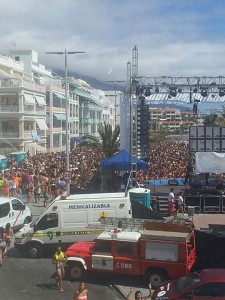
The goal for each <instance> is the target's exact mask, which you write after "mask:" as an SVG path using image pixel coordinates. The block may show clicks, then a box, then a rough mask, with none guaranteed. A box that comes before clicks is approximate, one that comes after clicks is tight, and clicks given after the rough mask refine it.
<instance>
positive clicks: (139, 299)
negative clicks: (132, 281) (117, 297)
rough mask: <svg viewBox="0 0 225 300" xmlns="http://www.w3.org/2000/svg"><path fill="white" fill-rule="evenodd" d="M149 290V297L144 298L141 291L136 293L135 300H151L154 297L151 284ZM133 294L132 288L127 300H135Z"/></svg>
mask: <svg viewBox="0 0 225 300" xmlns="http://www.w3.org/2000/svg"><path fill="white" fill-rule="evenodd" d="M148 289H149V295H147V296H142V293H141V291H136V292H135V294H134V299H135V300H145V299H151V296H152V286H151V283H149V285H148ZM132 292H133V288H130V292H129V293H128V295H127V298H126V299H127V300H133V298H131V294H132Z"/></svg>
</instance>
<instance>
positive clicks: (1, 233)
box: [0, 227, 6, 267]
mask: <svg viewBox="0 0 225 300" xmlns="http://www.w3.org/2000/svg"><path fill="white" fill-rule="evenodd" d="M5 247H6V241H5V230H4V228H3V227H0V267H1V266H2V263H3V255H4V251H5Z"/></svg>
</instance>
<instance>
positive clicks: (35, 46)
mask: <svg viewBox="0 0 225 300" xmlns="http://www.w3.org/2000/svg"><path fill="white" fill-rule="evenodd" d="M0 8H1V27H0V45H1V46H0V49H1V50H0V55H9V51H10V49H18V50H21V49H26V50H31V49H32V50H35V51H37V52H38V54H39V63H41V64H44V65H45V66H46V67H47V68H53V69H54V68H62V69H64V66H65V63H64V58H63V56H59V55H47V54H46V52H48V51H64V50H65V49H66V50H67V51H85V52H86V53H85V54H74V55H68V72H69V71H74V72H77V73H79V74H82V75H88V76H92V77H95V78H97V79H99V80H101V81H106V80H114V81H115V80H118V81H119V80H126V79H127V78H126V76H127V63H128V62H129V61H130V62H131V63H132V50H133V48H134V46H137V49H138V75H140V76H224V75H225V74H224V70H225V40H224V36H225V1H224V0H20V1H18V0H7V1H4V2H3V0H0ZM110 70H111V72H110Z"/></svg>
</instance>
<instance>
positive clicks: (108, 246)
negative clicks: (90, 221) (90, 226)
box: [95, 240, 112, 254]
mask: <svg viewBox="0 0 225 300" xmlns="http://www.w3.org/2000/svg"><path fill="white" fill-rule="evenodd" d="M111 250H112V242H111V241H100V240H97V241H96V244H95V254H105V253H107V254H109V253H110V254H111Z"/></svg>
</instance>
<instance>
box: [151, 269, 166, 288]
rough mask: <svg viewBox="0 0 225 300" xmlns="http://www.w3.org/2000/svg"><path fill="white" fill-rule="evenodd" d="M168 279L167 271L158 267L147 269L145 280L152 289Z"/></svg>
mask: <svg viewBox="0 0 225 300" xmlns="http://www.w3.org/2000/svg"><path fill="white" fill-rule="evenodd" d="M168 279H169V276H168V274H167V272H166V271H165V270H163V269H160V268H152V269H149V270H148V272H147V274H146V281H147V283H151V285H152V288H153V289H156V288H157V287H159V286H160V285H161V284H162V283H163V282H164V281H166V280H168Z"/></svg>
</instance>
